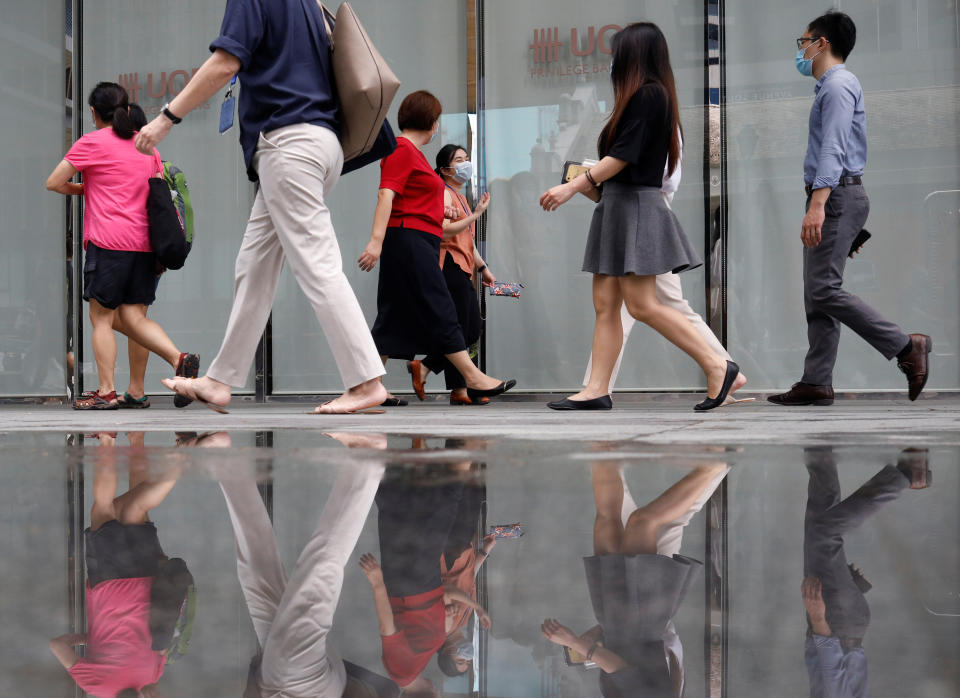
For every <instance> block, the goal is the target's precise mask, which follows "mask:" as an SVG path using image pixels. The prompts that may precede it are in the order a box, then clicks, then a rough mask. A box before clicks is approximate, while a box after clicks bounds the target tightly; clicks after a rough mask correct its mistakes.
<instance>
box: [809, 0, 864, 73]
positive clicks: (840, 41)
mask: <svg viewBox="0 0 960 698" xmlns="http://www.w3.org/2000/svg"><path fill="white" fill-rule="evenodd" d="M807 31H809V32H810V34H811V35H813V36H818V37H819V36H822V37H823V38H824V39H826V40H827V41H829V42H830V52H831V53H833V55H834V56H836V57H837V58H839V59H840V60H842V61H845V60H847V56H849V55H850V52H851V51H853V47H854V45H855V44H856V43H857V25H856V24H854V23H853V20H852V19H850V15H848V14H846V13H844V12H837V11H836V10H830V11H829V12H827V13H826V14H822V15H820V16H819V17H817V18H816V19H815V20H813V21H812V22H810V24H809V25H808V26H807Z"/></svg>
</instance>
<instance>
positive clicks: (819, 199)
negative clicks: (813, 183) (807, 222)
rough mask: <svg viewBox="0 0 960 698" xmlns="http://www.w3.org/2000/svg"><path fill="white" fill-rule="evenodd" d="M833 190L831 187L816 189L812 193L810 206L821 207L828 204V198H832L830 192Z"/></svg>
mask: <svg viewBox="0 0 960 698" xmlns="http://www.w3.org/2000/svg"><path fill="white" fill-rule="evenodd" d="M832 191H833V189H831V188H830V187H823V188H822V189H814V190H813V193H812V194H811V195H810V208H818V209H821V208H823V207H824V206H826V205H827V199H829V198H830V193H831V192H832Z"/></svg>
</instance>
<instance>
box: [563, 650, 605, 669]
mask: <svg viewBox="0 0 960 698" xmlns="http://www.w3.org/2000/svg"><path fill="white" fill-rule="evenodd" d="M563 661H564V662H566V664H567V666H582V667H583V668H584V669H593V668H594V667H596V666H597V663H596V662H595V661H593V660H592V659H587V658H586V657H585V656H583V655H582V654H580V653H579V652H577V651H576V650H572V649H570V648H569V647H564V648H563Z"/></svg>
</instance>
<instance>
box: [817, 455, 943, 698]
mask: <svg viewBox="0 0 960 698" xmlns="http://www.w3.org/2000/svg"><path fill="white" fill-rule="evenodd" d="M804 455H805V459H806V464H807V471H808V472H809V475H810V482H809V486H808V490H807V511H806V517H805V519H804V530H803V575H804V579H803V584H802V586H801V593H802V595H803V605H804V607H805V608H806V610H807V621H808V624H809V625H808V629H807V641H806V646H805V648H804V662H805V663H806V665H807V673H808V675H809V678H810V698H863V697H864V696H866V695H867V656H866V654H865V653H864V651H863V646H862V643H863V637H864V635H866V632H867V627H868V626H869V625H870V607H869V606H868V605H867V601H866V599H865V598H864V594H865V593H866V592H867V591H869V589H870V584H869V583H868V582H867V581H866V580H865V579H864V578H863V575H862V574H860V571H859V570H855V569H854V568H853V567H852V566H850V565H848V564H847V558H846V555H845V554H844V551H843V535H844V534H845V533H846V532H847V531H849V530H851V529H853V528H857V527H858V526H860V525H862V524H863V523H864V522H865V521H866V520H867V519H868V518H869V517H870V516H872V515H873V514H874V513H876V511H877V510H878V509H879V508H880V506H881V505H883V504H885V503H887V502H889V501H892V500H894V499H896V498H897V497H899V496H900V492H902V491H903V490H904V489H905V488H906V487H908V486H909V487H911V488H913V489H923V488H924V487H927V485H928V480H929V471H928V470H927V453H926V451H925V450H915V449H907V450H906V451H904V452H903V453H902V454H901V455H900V459H899V462H898V464H897V465H896V466H892V465H888V466H886V467H885V468H883V469H882V470H881V471H880V472H878V473H877V474H876V475H874V476H873V477H872V478H870V480H868V481H867V482H866V483H864V484H863V485H862V486H861V487H860V489H858V490H857V491H856V492H854V493H853V494H851V495H850V496H849V497H847V498H846V499H844V500H842V501H841V500H840V481H839V479H838V478H837V463H836V460H835V458H834V455H833V450H832V449H831V448H829V447H826V448H809V449H807V450H806V451H805V452H804Z"/></svg>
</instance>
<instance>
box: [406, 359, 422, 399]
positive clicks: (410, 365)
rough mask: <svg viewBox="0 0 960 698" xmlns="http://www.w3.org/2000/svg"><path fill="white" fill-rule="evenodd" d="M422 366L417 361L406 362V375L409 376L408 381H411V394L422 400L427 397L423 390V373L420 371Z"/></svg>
mask: <svg viewBox="0 0 960 698" xmlns="http://www.w3.org/2000/svg"><path fill="white" fill-rule="evenodd" d="M422 365H423V364H422V362H421V361H419V360H417V359H414V360H413V361H408V362H407V373H409V374H410V380H411V381H413V392H415V393H416V394H417V397H418V398H420V399H421V400H424V399H425V398H426V397H427V393H426V391H425V390H424V388H423V373H422V372H421V371H420V367H421V366H422Z"/></svg>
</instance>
